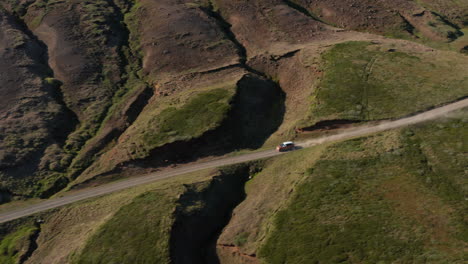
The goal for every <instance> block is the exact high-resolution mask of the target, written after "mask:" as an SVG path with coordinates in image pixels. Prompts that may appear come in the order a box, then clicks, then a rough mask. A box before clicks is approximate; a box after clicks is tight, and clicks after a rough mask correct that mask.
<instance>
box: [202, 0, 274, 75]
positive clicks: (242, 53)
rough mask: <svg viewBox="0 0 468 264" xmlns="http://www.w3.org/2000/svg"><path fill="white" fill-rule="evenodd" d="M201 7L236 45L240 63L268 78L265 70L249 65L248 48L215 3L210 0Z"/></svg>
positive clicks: (248, 69) (249, 70)
mask: <svg viewBox="0 0 468 264" xmlns="http://www.w3.org/2000/svg"><path fill="white" fill-rule="evenodd" d="M200 9H201V10H202V11H203V12H205V14H206V15H207V16H209V17H211V18H212V19H214V20H215V21H216V22H217V24H218V26H219V28H220V29H221V31H222V32H223V33H224V35H225V36H226V37H227V38H228V39H229V40H230V41H231V42H232V43H233V44H234V45H235V47H236V49H237V54H238V55H239V63H240V65H241V66H242V68H244V69H245V70H246V71H248V72H251V73H254V74H257V75H260V76H262V77H265V78H268V76H267V75H266V74H265V73H264V72H261V71H259V70H257V69H254V68H252V67H251V66H249V65H248V63H247V58H248V50H247V49H246V48H245V47H244V45H242V43H240V42H239V40H238V39H237V37H236V35H235V34H234V32H232V30H231V27H232V25H231V24H230V23H229V22H227V20H226V19H225V18H224V17H223V16H222V15H221V13H220V12H217V11H215V10H214V8H213V3H212V2H211V1H209V5H208V7H201V8H200Z"/></svg>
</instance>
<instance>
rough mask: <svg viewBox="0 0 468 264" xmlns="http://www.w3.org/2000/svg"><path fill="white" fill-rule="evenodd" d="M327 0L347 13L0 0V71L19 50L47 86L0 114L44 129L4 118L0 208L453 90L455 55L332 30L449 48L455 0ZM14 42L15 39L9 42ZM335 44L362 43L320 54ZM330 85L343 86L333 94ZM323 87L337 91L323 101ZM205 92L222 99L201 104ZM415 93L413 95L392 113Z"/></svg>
mask: <svg viewBox="0 0 468 264" xmlns="http://www.w3.org/2000/svg"><path fill="white" fill-rule="evenodd" d="M340 3H341V4H345V5H348V4H349V5H350V8H346V9H345V8H341V7H340V5H338V2H336V3H335V2H334V1H328V2H327V1H316V2H309V1H280V0H275V1H257V2H256V3H253V2H251V1H236V2H232V1H221V0H217V1H205V0H199V1H179V2H174V1H156V2H155V1H146V0H138V1H130V0H100V1H75V0H67V1H52V0H47V1H46V0H37V1H34V0H25V1H20V0H9V1H6V2H2V6H3V8H4V9H2V12H3V13H4V16H6V17H9V19H7V20H5V21H9V22H8V23H9V24H11V26H7V25H6V24H5V26H4V27H5V29H7V27H13V28H16V29H17V30H18V32H17V33H16V34H19V35H18V37H15V38H14V40H13V39H12V41H10V42H7V41H3V42H4V43H2V45H1V47H2V50H5V52H6V51H7V50H8V52H10V53H11V54H13V56H12V57H11V58H10V57H9V58H8V61H10V60H12V64H11V65H15V64H14V63H15V62H14V60H16V61H20V60H21V59H20V57H21V56H22V55H20V54H21V52H26V53H27V54H28V55H27V56H30V57H31V59H32V61H31V62H30V63H31V66H32V67H33V68H38V69H39V68H41V67H42V68H41V69H42V70H40V71H39V72H35V74H36V75H37V77H38V78H41V79H42V80H43V81H42V84H38V85H39V86H44V87H48V88H45V90H47V89H48V90H49V91H50V92H45V93H47V94H48V93H50V95H47V97H48V98H47V99H46V98H45V97H44V96H39V97H40V98H42V99H40V100H39V101H38V103H37V104H36V103H33V104H31V105H29V106H28V109H19V108H17V107H16V106H17V105H18V104H16V103H15V104H11V105H8V106H4V109H3V110H2V111H3V112H5V113H7V112H8V113H10V114H9V116H12V115H13V116H18V118H19V116H20V115H21V116H22V115H23V112H24V111H29V112H31V111H36V112H37V113H39V112H44V111H45V112H44V113H47V114H44V116H50V115H49V113H51V115H52V116H54V115H55V117H50V118H49V117H47V118H45V119H48V120H53V122H52V121H51V122H49V121H46V123H44V125H43V126H42V125H41V126H38V125H32V124H35V123H38V122H41V121H39V120H41V119H44V117H43V116H40V117H37V118H30V119H28V120H32V119H35V120H33V121H31V122H23V121H24V120H23V121H21V122H17V121H14V122H15V124H14V125H12V123H11V122H12V121H11V118H9V117H6V116H5V117H3V118H2V122H3V123H4V124H5V125H2V129H3V130H5V138H6V139H7V140H4V141H3V142H2V143H3V144H4V145H5V146H2V153H3V154H2V155H3V156H2V157H4V158H3V159H4V161H5V162H2V163H3V164H2V174H1V177H2V186H3V187H2V188H3V189H4V190H5V191H4V193H5V197H7V199H6V201H7V200H8V199H11V198H8V197H11V196H12V195H13V197H16V198H21V197H23V198H24V197H32V196H39V197H43V198H45V197H49V196H51V195H53V194H54V193H56V192H57V191H60V190H61V189H63V188H64V187H66V186H67V185H68V187H71V186H78V185H82V183H95V182H104V181H107V180H108V179H112V178H116V177H120V176H121V175H130V174H132V173H136V172H141V171H142V170H141V169H138V168H143V170H144V169H145V168H148V167H149V168H154V167H158V166H165V165H167V164H170V163H177V162H187V161H193V160H196V159H198V158H200V157H206V156H210V155H220V154H225V153H229V152H231V151H233V150H236V149H244V148H251V149H252V148H258V147H260V146H272V145H274V144H276V143H277V142H279V141H281V140H283V139H284V138H293V137H295V136H296V135H297V132H300V131H301V129H304V128H306V129H307V128H308V127H311V126H313V125H314V124H316V123H317V122H321V121H326V122H329V121H330V122H334V121H335V120H338V121H339V120H343V121H345V122H348V121H350V122H353V121H368V120H375V119H381V118H395V117H401V116H404V115H406V114H410V113H412V112H416V111H421V110H424V109H427V108H429V107H432V106H435V105H439V104H442V103H445V102H448V101H453V100H454V99H456V98H458V97H461V96H464V95H465V94H464V93H463V86H464V85H465V84H466V79H465V78H466V75H464V71H463V68H464V67H465V60H464V59H463V57H460V56H459V54H457V53H454V52H441V51H437V50H434V51H432V52H431V55H428V52H429V51H430V49H429V48H427V47H425V46H422V45H417V44H414V43H411V42H408V41H397V40H391V39H385V38H383V37H380V36H378V35H372V34H369V33H358V32H354V31H347V30H344V29H341V28H337V27H336V26H340V27H344V28H346V29H353V30H361V31H369V32H373V33H378V34H387V35H388V34H393V33H394V35H395V36H400V37H403V38H406V39H408V40H414V41H419V42H422V43H429V44H431V45H433V44H434V45H433V46H437V45H439V44H440V45H442V46H443V47H444V48H446V49H458V47H462V46H463V43H464V40H463V37H462V36H461V31H460V30H462V29H463V27H464V23H465V20H466V19H465V17H464V11H463V9H460V10H458V9H457V8H456V7H457V4H455V3H453V4H448V3H442V2H440V1H435V0H430V1H429V0H428V1H424V2H421V3H420V2H418V3H414V2H413V1H411V2H408V6H409V7H410V8H408V9H407V10H406V9H405V10H400V9H401V6H404V5H403V4H404V3H406V2H405V1H403V0H401V1H399V2H395V3H393V2H392V3H381V2H379V3H372V4H371V3H367V2H366V3H354V2H353V1H342V2H340ZM327 10H328V11H327ZM317 11H320V12H324V13H323V14H322V13H318V12H317ZM405 12H406V13H408V12H409V13H408V14H407V15H406V13H405ZM351 17H352V18H355V19H351ZM336 19H339V21H335V20H336ZM410 23H411V24H413V26H409V24H410ZM14 24H15V25H16V26H15V25H14ZM409 28H411V30H410V31H411V32H410V33H411V34H413V35H411V34H410V33H408V32H407V31H408V30H409ZM4 32H6V31H4ZM405 32H406V33H405ZM421 34H422V35H421ZM20 35H24V37H26V38H28V42H27V43H28V44H27V45H21V44H19V42H18V43H16V44H15V43H13V42H15V41H16V42H17V41H20V40H19V39H21V37H20ZM419 35H421V38H420V39H418V38H417V37H418V36H419ZM10 37H12V36H8V37H7V38H10ZM12 38H13V37H12ZM29 39H30V40H31V41H29ZM455 39H456V40H455ZM452 40H453V41H452ZM346 41H370V42H372V45H371V44H364V43H362V44H351V43H348V44H343V45H339V46H336V47H331V46H330V45H335V44H338V43H342V42H346ZM447 41H448V42H447ZM20 42H21V41H20ZM32 43H35V44H32ZM444 43H450V44H447V45H448V46H446V45H445V44H444ZM435 44H437V45H435ZM353 45H354V46H353ZM444 45H445V46H444ZM460 45H462V46H460ZM442 46H440V47H442ZM11 47H16V48H14V49H13V50H11V49H10V48H11ZM437 47H438V46H437ZM5 56H6V55H5ZM345 58H347V60H346V59H345ZM5 61H7V58H6V57H5ZM337 61H340V62H342V63H337ZM5 65H10V64H5ZM451 65H455V67H451ZM350 69H351V70H350ZM23 70H24V69H23ZM5 72H8V74H6V75H2V76H1V77H0V78H2V81H5V82H6V83H7V84H5V85H3V86H2V90H3V91H4V93H5V94H9V95H8V96H10V95H11V91H9V90H8V89H11V88H8V87H16V86H17V85H21V84H20V83H21V82H24V81H25V80H26V77H25V78H22V79H21V80H20V79H18V80H15V81H14V82H15V83H9V82H11V81H12V80H11V77H9V76H12V75H14V74H13V72H16V70H15V68H14V67H10V66H8V69H5ZM341 75H345V76H346V79H349V80H352V85H350V86H347V85H343V83H342V82H340V80H342V79H343V78H340V77H339V76H341ZM24 76H27V74H25V75H24ZM389 76H398V79H399V80H401V82H394V81H392V79H393V80H394V78H389ZM336 86H338V87H339V89H342V90H340V94H342V95H343V96H339V97H334V96H333V94H334V87H336ZM4 87H5V88H4ZM447 87H451V88H453V89H448V88H447ZM217 89H223V90H225V91H226V92H220V93H226V94H225V95H223V96H221V95H219V94H217V95H214V94H215V93H218V92H216V91H217ZM45 90H44V89H43V90H42V91H45ZM41 93H42V92H41ZM330 95H331V96H330ZM348 95H349V96H348ZM421 95H424V96H421ZM426 95H427V96H426ZM20 97H21V96H20ZM20 97H18V98H20ZM5 98H7V100H8V101H9V102H13V100H15V99H13V98H10V97H5ZM15 98H16V97H15ZM415 98H418V99H420V98H424V100H421V101H420V102H419V103H418V104H407V103H406V101H408V102H413V101H414V100H415ZM43 99H44V100H43ZM405 100H406V101H405ZM49 101H51V103H49ZM400 103H401V105H402V106H401V107H400V106H398V107H395V108H394V109H393V110H389V111H388V109H389V108H391V107H390V106H391V105H394V104H400ZM53 104H55V106H53ZM318 104H320V106H318ZM41 105H47V108H48V109H47V110H44V109H43V108H44V106H41ZM337 105H339V106H340V107H336V106H337ZM405 105H409V106H410V107H405ZM36 106H37V107H36ZM395 109H398V111H397V110H395ZM384 113H385V114H384ZM25 116H26V115H25ZM15 118H16V117H15ZM21 118H23V119H24V118H26V117H21ZM26 123H27V124H26ZM30 125H31V126H30ZM36 127H38V128H39V129H36ZM41 127H44V129H42V128H41ZM13 128H14V130H15V131H22V132H21V133H19V134H20V135H19V136H18V138H15V137H13V136H6V135H7V134H11V132H7V130H11V129H13ZM46 130H47V131H46ZM38 131H41V132H40V133H39V132H38ZM39 134H40V135H39ZM33 135H34V136H33ZM32 137H34V138H35V139H34V140H32V139H31V138H32ZM33 141H34V142H33ZM194 149H195V150H196V151H187V150H194ZM134 168H137V169H136V170H135V169H134Z"/></svg>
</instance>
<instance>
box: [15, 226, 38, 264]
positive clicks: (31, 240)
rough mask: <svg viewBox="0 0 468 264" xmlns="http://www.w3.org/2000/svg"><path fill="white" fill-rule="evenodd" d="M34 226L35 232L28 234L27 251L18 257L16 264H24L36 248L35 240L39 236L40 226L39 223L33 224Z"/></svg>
mask: <svg viewBox="0 0 468 264" xmlns="http://www.w3.org/2000/svg"><path fill="white" fill-rule="evenodd" d="M34 226H35V227H36V230H34V232H32V234H30V236H29V237H28V240H29V244H28V249H27V250H26V252H25V253H24V254H23V255H21V256H20V258H19V260H18V264H23V263H26V261H27V260H28V259H29V258H30V257H31V256H32V254H33V253H34V251H35V250H36V249H37V248H38V244H37V239H38V238H39V235H40V234H41V224H40V223H39V222H35V223H34Z"/></svg>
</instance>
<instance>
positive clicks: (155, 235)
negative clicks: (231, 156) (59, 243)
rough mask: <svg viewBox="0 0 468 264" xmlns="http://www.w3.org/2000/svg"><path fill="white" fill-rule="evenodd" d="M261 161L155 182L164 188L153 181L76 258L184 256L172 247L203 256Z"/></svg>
mask: <svg viewBox="0 0 468 264" xmlns="http://www.w3.org/2000/svg"><path fill="white" fill-rule="evenodd" d="M258 166H261V163H258V162H257V163H251V164H238V165H232V166H227V167H222V168H220V169H219V170H211V171H209V172H207V171H205V172H204V173H202V172H197V173H195V175H194V173H192V176H191V177H187V176H186V177H185V179H184V180H183V181H180V180H179V181H178V182H177V181H174V180H166V181H167V182H170V184H169V185H167V184H166V186H165V187H162V186H161V185H160V184H157V183H155V184H154V185H159V188H157V189H154V187H153V190H150V191H147V192H144V193H142V194H140V195H138V196H137V197H135V198H133V200H132V201H131V202H130V203H128V204H126V205H125V206H123V207H121V208H120V209H119V210H118V212H116V213H115V214H114V215H113V216H112V217H111V218H110V219H108V221H106V222H105V223H104V224H103V225H102V226H101V227H100V228H99V229H98V230H97V232H95V233H94V234H93V236H92V237H90V238H89V240H88V241H87V242H86V244H85V246H84V247H83V250H82V251H80V252H79V254H75V256H74V257H73V261H72V262H73V263H114V262H119V263H171V261H174V260H173V257H181V256H171V255H170V254H171V252H172V251H176V252H178V251H180V252H184V253H187V254H193V255H191V256H192V257H200V255H199V254H202V252H204V250H205V249H204V248H202V247H205V246H206V245H205V244H207V240H210V241H211V238H212V235H213V234H212V233H213V232H216V231H217V229H218V228H219V227H220V226H222V224H223V223H222V222H219V221H222V220H223V219H224V218H225V216H226V215H227V214H226V213H227V212H226V211H229V210H230V209H231V208H232V207H233V206H235V204H236V203H237V202H238V199H239V198H240V197H242V193H241V192H240V193H238V189H239V188H242V187H243V182H244V180H245V179H246V177H247V174H248V173H249V169H250V170H252V169H253V168H257V167H258ZM197 175H198V176H197ZM207 223H211V224H207ZM182 226H185V227H182ZM192 229H195V230H192ZM201 230H203V231H204V232H203V231H201ZM116 241H120V242H116ZM184 257H186V256H184Z"/></svg>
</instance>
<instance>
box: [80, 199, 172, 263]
mask: <svg viewBox="0 0 468 264" xmlns="http://www.w3.org/2000/svg"><path fill="white" fill-rule="evenodd" d="M172 192H174V190H172ZM175 200H176V199H175V197H171V196H169V195H167V194H164V192H161V191H151V192H147V193H144V194H142V195H140V196H138V197H136V198H134V199H133V201H132V202H131V203H130V204H128V205H126V206H123V207H122V208H121V209H120V210H119V211H118V212H117V213H116V214H115V215H114V216H113V217H112V218H111V219H110V220H109V221H108V222H106V223H105V224H104V225H103V226H102V227H101V228H100V229H99V231H98V232H97V233H96V234H95V235H94V236H93V238H92V239H91V240H90V241H89V242H88V243H87V244H86V246H85V248H84V249H83V251H82V253H81V255H80V258H79V259H78V260H76V261H74V263H169V262H170V259H169V239H168V238H169V235H170V232H171V226H172V223H173V220H174V219H173V217H172V212H173V210H174V204H175ZM117 241H120V242H118V243H116V242H117Z"/></svg>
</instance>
